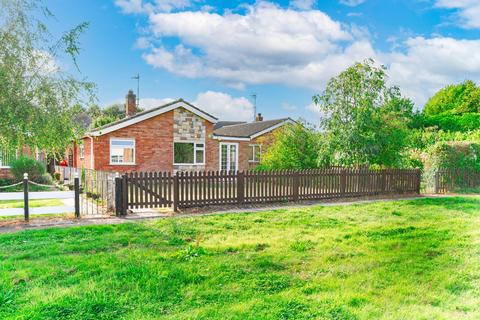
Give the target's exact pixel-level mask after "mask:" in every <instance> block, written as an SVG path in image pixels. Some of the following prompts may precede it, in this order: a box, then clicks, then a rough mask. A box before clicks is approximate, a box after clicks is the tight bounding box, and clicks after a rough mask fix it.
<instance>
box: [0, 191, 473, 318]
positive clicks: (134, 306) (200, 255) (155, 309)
mask: <svg viewBox="0 0 480 320" xmlns="http://www.w3.org/2000/svg"><path fill="white" fill-rule="evenodd" d="M479 243H480V198H479V197H456V198H443V199H420V200H411V201H398V202H378V203H373V204H365V205H351V206H344V207H342V206H332V207H320V206H316V207H310V208H301V209H288V210H287V209H277V210H272V211H269V212H261V213H248V214H247V213H244V214H228V215H212V216H202V217H200V216H198V217H190V218H175V219H164V220H157V221H154V222H152V221H150V222H145V223H127V224H121V225H101V226H88V227H75V228H64V229H61V228H58V229H44V230H29V231H22V232H18V233H13V234H3V235H0V248H1V250H0V318H1V319H478V318H479V317H480V268H479V265H480V247H479Z"/></svg>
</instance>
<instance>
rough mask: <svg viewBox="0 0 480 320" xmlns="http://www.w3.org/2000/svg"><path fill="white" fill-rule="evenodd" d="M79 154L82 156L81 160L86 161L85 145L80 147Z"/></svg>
mask: <svg viewBox="0 0 480 320" xmlns="http://www.w3.org/2000/svg"><path fill="white" fill-rule="evenodd" d="M78 153H79V155H80V159H85V145H84V144H83V143H82V144H79V145H78Z"/></svg>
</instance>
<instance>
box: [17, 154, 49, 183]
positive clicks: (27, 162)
mask: <svg viewBox="0 0 480 320" xmlns="http://www.w3.org/2000/svg"><path fill="white" fill-rule="evenodd" d="M10 167H11V170H12V174H13V175H14V176H15V178H16V180H17V181H18V180H22V179H23V174H24V173H28V178H29V179H30V180H33V181H36V179H38V178H40V177H41V176H43V175H44V174H45V172H46V168H45V165H44V164H43V163H41V162H39V161H37V160H35V159H32V158H29V157H26V156H20V157H19V158H18V159H16V160H14V161H12V163H11V164H10Z"/></svg>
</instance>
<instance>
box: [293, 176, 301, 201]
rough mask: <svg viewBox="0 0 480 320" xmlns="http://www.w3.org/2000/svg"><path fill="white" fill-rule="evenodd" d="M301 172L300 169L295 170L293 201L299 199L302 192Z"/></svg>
mask: <svg viewBox="0 0 480 320" xmlns="http://www.w3.org/2000/svg"><path fill="white" fill-rule="evenodd" d="M300 172H301V171H299V170H295V171H293V175H292V177H293V201H298V200H299V199H298V198H299V197H298V194H299V193H300V190H299V189H300Z"/></svg>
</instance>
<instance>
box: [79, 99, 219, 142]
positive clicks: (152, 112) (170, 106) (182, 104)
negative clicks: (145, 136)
mask: <svg viewBox="0 0 480 320" xmlns="http://www.w3.org/2000/svg"><path fill="white" fill-rule="evenodd" d="M176 108H184V109H187V110H188V111H190V112H192V113H193V114H196V115H197V116H199V117H201V118H203V119H205V120H208V121H210V122H212V123H217V120H218V119H217V118H216V117H214V116H212V115H211V114H209V113H207V112H205V111H203V110H201V109H199V108H197V107H195V106H194V105H192V104H190V103H188V102H187V101H185V100H183V99H178V100H175V101H172V102H170V103H167V104H164V105H161V106H159V107H156V108H153V109H149V110H146V111H143V112H139V113H137V114H135V115H134V116H131V117H126V118H123V119H120V120H118V121H115V122H112V123H109V124H107V125H104V126H102V127H99V128H95V129H94V130H92V131H91V132H89V133H88V134H87V135H90V136H101V135H104V134H107V133H110V132H113V131H116V130H119V129H122V128H125V127H128V126H131V125H133V124H135V123H138V122H141V121H144V120H147V119H150V118H153V117H156V116H158V115H160V114H162V113H165V112H168V111H171V110H174V109H176Z"/></svg>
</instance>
